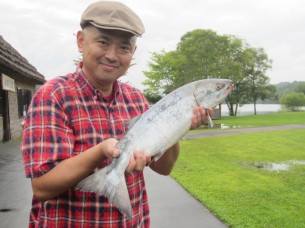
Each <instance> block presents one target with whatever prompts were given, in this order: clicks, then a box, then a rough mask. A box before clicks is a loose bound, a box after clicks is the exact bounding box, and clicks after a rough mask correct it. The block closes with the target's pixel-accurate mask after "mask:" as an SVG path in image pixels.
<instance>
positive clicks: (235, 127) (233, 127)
mask: <svg viewBox="0 0 305 228" xmlns="http://www.w3.org/2000/svg"><path fill="white" fill-rule="evenodd" d="M218 125H220V126H219V128H221V129H237V128H240V126H228V125H225V124H218Z"/></svg>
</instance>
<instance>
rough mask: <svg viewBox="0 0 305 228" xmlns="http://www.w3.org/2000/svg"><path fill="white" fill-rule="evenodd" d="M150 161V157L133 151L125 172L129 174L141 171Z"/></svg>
mask: <svg viewBox="0 0 305 228" xmlns="http://www.w3.org/2000/svg"><path fill="white" fill-rule="evenodd" d="M150 161H151V157H150V155H146V154H144V153H143V152H140V151H134V152H133V154H132V155H131V157H130V161H129V165H128V167H127V169H126V171H127V172H129V173H131V172H132V171H134V170H136V171H142V170H143V169H144V168H145V166H146V164H148V163H149V162H150Z"/></svg>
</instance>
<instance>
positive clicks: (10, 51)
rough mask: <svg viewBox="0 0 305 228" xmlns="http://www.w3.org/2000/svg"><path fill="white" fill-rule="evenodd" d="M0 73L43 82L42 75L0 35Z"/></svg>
mask: <svg viewBox="0 0 305 228" xmlns="http://www.w3.org/2000/svg"><path fill="white" fill-rule="evenodd" d="M0 73H4V74H7V75H8V76H10V77H11V76H12V77H13V78H14V79H18V80H21V81H30V82H33V83H37V84H43V83H44V82H45V81H46V80H45V78H44V76H43V75H42V74H41V73H39V72H38V71H37V69H36V68H35V67H34V66H33V65H31V64H30V63H29V62H28V61H27V60H26V58H24V57H23V56H22V55H21V54H20V53H19V52H18V51H17V50H16V49H14V48H13V47H12V46H11V45H10V44H9V43H8V42H6V41H5V40H4V39H3V37H2V36H1V35H0Z"/></svg>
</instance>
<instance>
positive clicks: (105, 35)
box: [77, 26, 136, 87]
mask: <svg viewBox="0 0 305 228" xmlns="http://www.w3.org/2000/svg"><path fill="white" fill-rule="evenodd" d="M77 44H78V48H79V51H80V52H81V53H83V71H84V73H85V75H86V77H88V79H89V80H91V81H92V82H93V83H94V84H95V85H96V86H97V87H99V86H102V87H103V86H106V85H112V83H113V82H114V81H115V80H116V79H118V78H119V77H121V76H122V75H124V74H125V72H126V71H127V69H128V67H129V65H130V62H131V60H132V57H133V54H134V52H135V50H136V36H135V35H133V34H131V33H128V32H124V31H119V30H106V29H98V28H96V27H93V26H88V27H86V28H85V29H84V30H83V31H80V32H79V33H78V34H77Z"/></svg>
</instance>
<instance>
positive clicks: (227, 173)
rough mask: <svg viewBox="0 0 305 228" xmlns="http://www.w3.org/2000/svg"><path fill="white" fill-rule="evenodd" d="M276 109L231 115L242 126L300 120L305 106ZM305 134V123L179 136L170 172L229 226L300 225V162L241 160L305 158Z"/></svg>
mask: <svg viewBox="0 0 305 228" xmlns="http://www.w3.org/2000/svg"><path fill="white" fill-rule="evenodd" d="M278 115H279V116H277V115H274V114H273V115H264V116H258V117H257V119H255V118H256V117H255V116H252V117H249V116H248V117H235V118H232V119H233V121H235V120H236V122H234V124H236V123H239V121H238V119H241V120H240V122H242V125H245V126H250V125H251V126H253V125H252V122H253V119H255V120H257V122H259V123H256V124H260V125H255V126H270V125H282V124H297V123H304V120H305V116H304V115H305V112H295V113H279V114H278ZM270 116H273V118H270ZM287 118H289V119H290V120H287ZM223 120H224V121H231V118H229V117H228V118H223V119H222V120H221V121H223ZM271 122H272V123H271ZM274 123H276V124H274ZM304 139H305V129H299V130H289V131H274V132H260V133H252V134H241V135H228V136H219V137H213V138H204V139H192V140H184V141H182V142H181V153H180V156H179V159H178V161H177V163H176V165H175V167H174V170H173V172H172V174H171V176H172V177H173V178H175V179H176V180H177V181H178V182H179V183H180V184H181V185H182V186H183V187H184V188H185V189H187V190H188V191H189V192H190V193H191V194H192V195H193V196H194V197H195V198H197V199H198V200H199V201H200V202H202V203H203V204H204V205H205V206H206V207H208V208H209V210H210V211H212V213H214V214H216V216H217V217H218V218H220V219H221V220H222V221H223V222H224V223H226V224H227V225H228V226H230V227H305V165H295V166H292V168H291V169H290V170H289V171H267V170H262V169H256V168H253V167H250V166H244V165H242V164H244V163H251V162H274V163H282V162H288V161H291V160H298V161H305V142H304V141H305V140H304Z"/></svg>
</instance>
